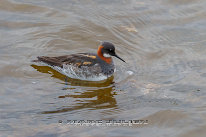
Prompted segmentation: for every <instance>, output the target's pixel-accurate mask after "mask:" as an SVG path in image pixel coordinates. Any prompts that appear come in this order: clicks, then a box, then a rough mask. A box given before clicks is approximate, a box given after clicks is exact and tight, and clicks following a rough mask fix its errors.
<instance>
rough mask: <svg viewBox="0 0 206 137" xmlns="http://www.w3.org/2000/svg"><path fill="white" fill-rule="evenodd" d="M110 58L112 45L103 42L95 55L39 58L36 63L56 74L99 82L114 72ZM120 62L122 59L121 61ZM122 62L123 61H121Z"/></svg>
mask: <svg viewBox="0 0 206 137" xmlns="http://www.w3.org/2000/svg"><path fill="white" fill-rule="evenodd" d="M111 56H116V57H117V58H119V59H121V58H120V57H118V56H117V55H116V54H115V48H114V46H113V44H111V43H109V42H103V44H102V45H100V46H99V49H98V51H97V54H94V53H77V54H71V55H65V56H58V57H46V56H40V57H38V60H35V61H36V62H43V63H44V64H46V65H48V66H50V67H52V68H53V69H55V70H57V71H58V72H60V73H62V74H64V75H66V76H68V77H71V78H75V79H81V80H88V81H101V80H105V79H107V78H109V77H111V76H112V75H113V73H114V72H115V67H114V63H113V61H112V58H111ZM121 60H122V59H121ZM122 61H124V60H122Z"/></svg>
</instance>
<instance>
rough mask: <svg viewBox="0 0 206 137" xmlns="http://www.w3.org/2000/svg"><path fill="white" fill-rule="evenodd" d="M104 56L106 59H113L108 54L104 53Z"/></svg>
mask: <svg viewBox="0 0 206 137" xmlns="http://www.w3.org/2000/svg"><path fill="white" fill-rule="evenodd" d="M103 56H104V57H105V58H110V57H111V55H109V54H107V53H104V54H103Z"/></svg>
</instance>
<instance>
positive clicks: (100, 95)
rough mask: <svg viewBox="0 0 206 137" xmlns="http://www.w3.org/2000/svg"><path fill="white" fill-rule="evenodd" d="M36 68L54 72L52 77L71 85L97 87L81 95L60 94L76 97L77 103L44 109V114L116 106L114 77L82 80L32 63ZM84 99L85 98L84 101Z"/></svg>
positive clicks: (40, 70) (66, 96)
mask: <svg viewBox="0 0 206 137" xmlns="http://www.w3.org/2000/svg"><path fill="white" fill-rule="evenodd" d="M31 66H32V67H33V68H34V69H36V70H37V71H39V72H42V73H48V74H52V77H54V78H57V79H60V80H62V81H65V82H66V83H65V84H66V85H70V86H82V87H97V88H95V89H89V90H85V91H83V92H82V93H81V94H80V95H70V94H67V95H64V96H59V97H58V98H59V99H62V98H73V99H76V102H77V103H76V105H73V106H66V107H65V106H64V107H63V108H58V109H57V110H53V111H44V112H42V114H50V113H61V112H68V111H73V110H79V109H83V108H90V109H105V108H116V107H117V105H116V104H117V103H116V99H115V98H114V95H115V94H116V93H115V92H114V91H113V87H114V82H113V79H114V77H111V78H109V79H107V80H105V81H100V82H94V81H82V80H78V79H72V78H68V77H66V76H65V75H62V74H61V73H59V72H57V71H56V70H53V69H52V68H50V67H48V66H37V65H31ZM68 89H71V88H64V90H68ZM82 99H85V100H84V101H82ZM79 100H81V101H79Z"/></svg>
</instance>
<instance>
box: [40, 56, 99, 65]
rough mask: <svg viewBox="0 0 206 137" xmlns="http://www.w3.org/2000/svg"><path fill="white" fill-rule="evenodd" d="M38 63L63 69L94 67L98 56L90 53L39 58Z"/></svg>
mask: <svg viewBox="0 0 206 137" xmlns="http://www.w3.org/2000/svg"><path fill="white" fill-rule="evenodd" d="M37 58H38V60H37V61H41V62H44V63H46V64H48V65H51V66H58V67H63V64H65V65H75V66H77V67H81V66H93V65H94V64H96V58H97V55H95V54H89V53H78V54H71V55H65V56H58V57H46V56H40V57H37Z"/></svg>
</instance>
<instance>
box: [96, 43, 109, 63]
mask: <svg viewBox="0 0 206 137" xmlns="http://www.w3.org/2000/svg"><path fill="white" fill-rule="evenodd" d="M102 48H103V46H102V45H101V46H99V48H98V50H97V55H98V56H99V57H100V58H101V59H102V60H104V61H105V62H107V63H108V64H110V63H111V62H112V58H111V57H109V58H105V57H104V56H103V54H102Z"/></svg>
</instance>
